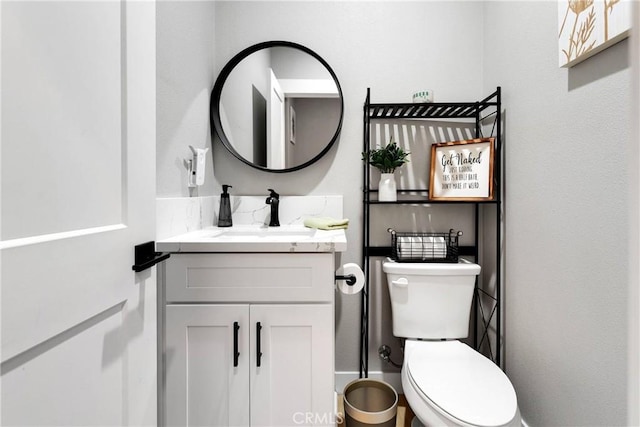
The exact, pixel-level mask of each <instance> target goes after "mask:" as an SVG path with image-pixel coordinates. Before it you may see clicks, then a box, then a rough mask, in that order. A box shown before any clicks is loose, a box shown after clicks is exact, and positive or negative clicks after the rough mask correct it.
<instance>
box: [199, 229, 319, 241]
mask: <svg viewBox="0 0 640 427" xmlns="http://www.w3.org/2000/svg"><path fill="white" fill-rule="evenodd" d="M316 231H317V230H315V229H313V228H306V227H299V226H280V227H251V226H240V227H230V228H217V229H216V230H215V231H213V232H212V233H211V235H210V236H208V237H209V238H211V239H228V240H233V239H240V240H242V241H245V240H247V239H260V240H263V239H277V240H283V241H295V240H296V239H299V238H309V237H311V236H313V235H314V234H315V233H316ZM203 237H204V236H203ZM205 238H206V237H205Z"/></svg>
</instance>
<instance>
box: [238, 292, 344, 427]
mask: <svg viewBox="0 0 640 427" xmlns="http://www.w3.org/2000/svg"><path fill="white" fill-rule="evenodd" d="M250 316H251V325H252V331H251V332H252V333H253V334H255V337H252V338H251V341H252V342H251V358H250V360H251V367H250V370H251V425H252V426H300V425H332V424H333V409H334V405H333V399H334V352H333V350H334V340H333V327H334V316H333V306H332V305H331V304H308V305H305V304H297V305H252V306H251V312H250ZM258 325H259V326H258ZM259 327H261V330H259ZM258 350H259V352H260V353H262V354H261V356H260V355H259V354H258ZM258 365H260V366H258Z"/></svg>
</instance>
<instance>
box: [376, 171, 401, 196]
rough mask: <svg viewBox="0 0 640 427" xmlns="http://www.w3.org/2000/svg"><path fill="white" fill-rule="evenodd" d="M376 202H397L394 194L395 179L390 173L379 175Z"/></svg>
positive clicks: (395, 193)
mask: <svg viewBox="0 0 640 427" xmlns="http://www.w3.org/2000/svg"><path fill="white" fill-rule="evenodd" d="M378 200H379V201H381V202H395V201H396V200H398V194H397V192H396V177H395V175H394V174H392V173H383V174H381V175H380V183H379V184H378Z"/></svg>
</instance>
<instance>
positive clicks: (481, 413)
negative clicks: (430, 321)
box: [407, 341, 517, 426]
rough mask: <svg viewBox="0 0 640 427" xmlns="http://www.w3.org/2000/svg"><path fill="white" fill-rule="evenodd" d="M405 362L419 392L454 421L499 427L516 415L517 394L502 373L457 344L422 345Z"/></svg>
mask: <svg viewBox="0 0 640 427" xmlns="http://www.w3.org/2000/svg"><path fill="white" fill-rule="evenodd" d="M415 344H416V348H415V349H414V350H413V351H412V352H411V355H410V357H409V360H408V361H407V367H408V373H409V375H410V377H411V379H412V380H413V382H414V384H416V385H417V387H418V388H419V390H418V391H419V392H421V394H422V395H423V396H424V397H426V398H427V399H428V400H430V401H431V402H433V403H434V404H435V405H437V406H438V407H439V408H440V409H441V410H442V411H444V412H446V413H447V414H449V416H451V417H453V418H454V419H458V420H460V421H462V422H465V423H467V424H472V425H476V426H501V425H505V424H507V423H509V422H510V421H511V420H512V419H513V418H514V416H515V415H516V410H517V400H516V393H515V390H514V389H513V386H512V385H511V382H510V381H509V379H508V378H507V376H506V375H505V374H504V372H502V370H501V369H500V368H499V367H498V366H496V365H495V364H494V363H493V362H491V361H490V360H489V359H487V358H486V357H484V356H482V355H481V354H479V353H478V352H476V351H475V350H473V349H472V348H471V347H469V346H468V345H466V344H463V343H461V342H459V341H421V342H417V343H415Z"/></svg>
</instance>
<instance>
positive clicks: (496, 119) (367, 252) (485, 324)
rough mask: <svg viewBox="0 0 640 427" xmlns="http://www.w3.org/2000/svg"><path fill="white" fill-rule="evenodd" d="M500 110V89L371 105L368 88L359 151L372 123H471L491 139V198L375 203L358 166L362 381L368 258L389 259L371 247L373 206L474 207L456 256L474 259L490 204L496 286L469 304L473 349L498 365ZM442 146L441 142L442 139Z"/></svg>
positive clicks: (406, 194) (419, 192)
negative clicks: (467, 240) (469, 233)
mask: <svg viewBox="0 0 640 427" xmlns="http://www.w3.org/2000/svg"><path fill="white" fill-rule="evenodd" d="M501 116H502V110H501V88H500V87H497V88H496V91H495V92H494V93H492V94H491V95H489V96H487V97H486V98H484V99H483V100H481V101H477V102H447V103H421V104H413V103H379V104H376V103H372V102H371V90H370V89H367V97H366V99H365V103H364V138H363V151H368V150H369V149H370V148H371V124H372V122H375V121H377V120H385V121H390V120H437V121H441V120H444V121H446V120H452V121H454V122H463V123H473V124H474V133H475V136H474V137H475V138H482V137H485V136H486V137H489V136H491V137H493V138H494V144H495V146H494V150H495V151H494V176H493V179H494V183H493V184H494V197H493V199H492V200H486V201H443V200H429V191H428V189H424V188H414V189H398V200H397V201H396V202H381V201H378V200H377V192H378V191H377V189H374V188H371V173H370V169H371V166H369V165H368V164H367V162H363V163H364V168H363V183H364V186H363V198H362V200H363V228H362V237H363V240H362V241H363V248H362V249H363V250H362V254H363V260H362V266H363V270H364V273H365V286H364V289H363V291H362V306H361V334H360V377H361V378H366V377H368V375H369V295H370V292H369V283H370V258H371V257H381V256H390V255H391V246H372V245H371V234H370V225H371V223H370V222H371V208H372V206H373V205H394V204H395V205H402V204H406V205H408V204H412V205H415V204H425V205H427V204H428V205H438V204H464V205H473V206H474V207H475V209H474V221H475V236H474V240H473V242H474V245H473V246H461V247H460V252H459V254H460V255H463V256H464V255H467V256H474V257H475V259H476V260H478V258H479V255H480V254H479V244H478V240H479V228H480V221H479V217H480V212H481V210H482V209H483V208H484V206H487V205H493V206H495V228H496V231H495V247H496V248H495V250H496V253H495V277H496V282H495V283H496V286H495V288H494V291H493V294H489V293H488V292H487V291H486V290H484V289H482V288H481V287H479V285H478V279H476V288H475V294H474V304H473V318H474V319H475V324H474V331H475V332H474V336H473V345H474V346H475V348H476V349H478V350H479V349H481V348H483V346H484V347H485V348H486V347H488V353H489V354H487V356H489V357H490V358H491V359H492V360H493V361H494V363H496V364H497V365H498V366H501V364H502V352H501V342H500V341H501V332H502V331H501V330H502V324H501V321H502V319H501V304H500V301H501V287H502V271H501V268H502V266H501V248H502V245H501V241H502V236H501V233H502V229H501V203H502V163H503V162H502V161H503V159H502V155H503V154H502V153H503V150H502V148H503V147H502V136H501V129H502V117H501ZM487 128H490V132H489V133H488V134H487V135H484V132H483V129H487ZM443 142H444V141H443ZM487 299H489V300H490V301H491V302H492V304H491V305H492V306H491V307H488V311H487V310H485V309H487V307H485V306H484V304H483V302H482V301H483V300H487ZM493 320H495V340H494V341H495V342H494V343H491V337H490V335H489V330H490V327H491V322H492V321H493Z"/></svg>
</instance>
